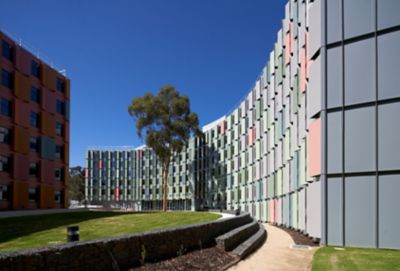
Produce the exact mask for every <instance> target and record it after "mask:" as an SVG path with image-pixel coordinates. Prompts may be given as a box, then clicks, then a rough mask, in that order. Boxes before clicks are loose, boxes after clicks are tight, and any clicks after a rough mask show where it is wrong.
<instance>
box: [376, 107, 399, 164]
mask: <svg viewBox="0 0 400 271" xmlns="http://www.w3.org/2000/svg"><path fill="white" fill-rule="evenodd" d="M378 110H379V112H378V118H379V122H378V125H379V127H378V133H379V134H378V141H379V142H378V156H379V157H378V164H379V170H398V169H400V159H399V153H400V144H399V139H400V126H399V125H398V124H399V116H400V103H399V102H397V103H391V104H384V105H380V106H379V107H378Z"/></svg>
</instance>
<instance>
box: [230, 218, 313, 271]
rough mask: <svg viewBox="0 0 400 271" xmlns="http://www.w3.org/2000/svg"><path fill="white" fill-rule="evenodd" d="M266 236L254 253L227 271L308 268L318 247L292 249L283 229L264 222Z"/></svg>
mask: <svg viewBox="0 0 400 271" xmlns="http://www.w3.org/2000/svg"><path fill="white" fill-rule="evenodd" d="M264 226H265V227H266V229H267V233H268V237H267V240H266V241H265V243H264V244H263V245H262V247H260V248H259V249H258V250H257V251H256V252H255V253H253V254H252V255H250V256H249V257H247V258H246V259H245V260H243V261H240V262H239V263H238V264H237V265H235V266H233V267H231V268H230V269H228V270H229V271H258V270H260V271H272V270H277V271H278V270H279V271H282V270H285V271H297V270H310V269H311V263H312V258H313V255H314V253H315V251H316V250H317V248H318V247H314V248H311V250H308V249H293V248H290V245H293V244H294V242H293V240H292V238H291V237H290V235H289V234H288V233H286V232H285V231H283V230H281V229H279V228H277V227H274V226H271V225H269V224H264Z"/></svg>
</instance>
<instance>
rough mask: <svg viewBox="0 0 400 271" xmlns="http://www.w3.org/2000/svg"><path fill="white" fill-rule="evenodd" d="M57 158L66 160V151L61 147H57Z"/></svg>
mask: <svg viewBox="0 0 400 271" xmlns="http://www.w3.org/2000/svg"><path fill="white" fill-rule="evenodd" d="M56 158H57V159H64V149H63V147H62V146H60V145H56Z"/></svg>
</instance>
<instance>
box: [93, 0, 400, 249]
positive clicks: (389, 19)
mask: <svg viewBox="0 0 400 271" xmlns="http://www.w3.org/2000/svg"><path fill="white" fill-rule="evenodd" d="M398 10H400V2H399V1H397V0H314V1H309V0H297V1H296V0H290V1H288V3H287V4H286V8H285V18H284V19H283V21H282V29H281V30H280V31H279V32H278V34H277V40H276V43H275V45H274V47H273V50H272V52H271V53H270V55H269V58H268V61H267V64H266V66H265V67H264V68H263V69H262V71H261V74H260V76H259V78H258V79H257V81H256V82H255V84H254V87H253V88H252V89H251V91H250V92H249V93H248V95H247V96H246V98H245V99H244V100H243V101H241V103H240V105H239V106H238V107H237V108H235V109H234V110H233V111H232V112H230V113H229V114H227V115H226V116H223V117H222V118H220V119H219V120H217V121H215V122H213V123H211V124H209V125H207V126H206V127H204V128H203V130H204V132H205V138H204V139H201V140H200V139H197V138H196V139H192V140H191V142H190V143H189V144H188V146H187V148H186V150H185V151H184V152H183V153H181V154H179V155H175V156H174V157H175V160H174V161H175V162H174V165H173V166H172V167H171V171H170V172H171V174H170V179H169V193H168V199H169V201H170V206H171V207H172V208H177V209H184V208H186V209H201V208H203V207H205V206H208V207H210V208H227V209H237V208H240V209H241V210H244V211H248V212H250V213H251V214H252V215H253V216H254V217H256V218H257V219H258V220H261V221H265V222H270V223H275V224H278V225H282V226H285V227H290V228H293V229H297V230H300V231H302V232H303V233H305V234H308V235H309V236H311V237H313V238H317V239H320V241H321V243H323V244H329V245H340V246H344V245H346V246H357V247H379V248H395V249H399V248H400V235H398V234H397V229H398V228H400V214H399V213H398V212H397V211H396V210H397V207H398V206H399V205H400V198H399V197H398V196H397V195H398V192H399V191H400V159H398V154H399V153H400V145H399V144H398V139H399V138H400V123H399V121H398V120H397V116H398V115H399V114H400V88H399V86H398V84H397V77H398V73H399V72H398V71H399V63H400V54H398V49H399V48H400V16H398V13H397V11H398ZM104 152H106V153H108V152H111V151H109V150H107V151H104V150H96V149H92V150H89V151H88V154H87V158H88V159H87V161H88V165H87V167H88V169H87V174H86V175H87V197H88V199H89V200H92V201H95V200H100V199H106V200H108V201H110V202H119V201H121V200H125V201H126V202H127V203H129V202H133V201H136V202H138V203H139V202H141V203H140V206H141V208H143V206H145V204H148V205H146V206H147V207H145V208H159V207H160V206H161V205H160V204H161V203H160V202H161V175H160V174H159V173H160V171H159V170H157V162H156V159H155V157H154V155H153V154H152V152H151V150H148V149H136V150H131V153H132V154H131V155H130V157H131V158H128V157H127V154H126V151H125V150H117V151H114V152H116V153H117V154H118V153H120V155H122V156H124V155H125V156H124V157H126V158H124V160H123V163H124V166H125V165H127V167H130V171H131V172H136V173H135V174H136V175H135V176H136V177H132V176H130V175H124V177H123V178H126V180H129V181H128V182H130V184H127V182H125V183H124V186H119V187H118V185H119V184H121V182H118V181H112V178H111V179H110V178H108V179H107V181H106V183H103V185H104V186H103V187H104V189H103V188H102V187H101V185H102V184H101V183H100V181H99V180H100V179H99V178H97V177H96V176H97V175H96V174H97V173H96V172H97V171H98V170H99V168H101V167H100V166H99V165H100V164H101V163H102V162H99V161H98V160H99V159H98V160H96V159H95V158H94V157H95V156H96V155H97V156H98V157H100V156H101V155H102V154H103V153H104ZM140 153H142V154H141V155H140ZM147 153H148V154H147ZM132 157H134V158H132ZM129 159H131V160H129ZM135 159H136V160H135ZM100 160H101V159H100ZM102 166H103V167H104V163H103V164H102ZM119 168H120V169H119V171H120V172H121V170H122V168H121V167H120V166H119ZM123 169H124V172H129V170H128V169H125V167H124V168H123ZM115 170H116V171H117V170H118V167H116V169H115ZM126 174H128V173H126ZM132 174H133V173H132ZM119 176H121V175H119ZM118 178H119V177H117V176H116V177H115V180H118ZM120 179H121V178H120ZM133 187H134V189H136V190H135V191H136V192H135V193H136V194H134V195H133V194H132V192H129V193H130V194H128V191H129V190H132V189H133ZM116 189H118V195H121V193H123V199H122V198H121V196H119V197H116V192H115V191H117V190H116ZM101 190H103V191H101ZM99 191H100V192H99ZM112 191H114V192H112ZM120 191H123V192H120ZM96 193H97V194H96ZM129 195H130V196H129ZM101 197H103V198H101ZM149 202H153V203H149ZM157 202H158V203H157Z"/></svg>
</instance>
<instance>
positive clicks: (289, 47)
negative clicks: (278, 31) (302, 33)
mask: <svg viewBox="0 0 400 271" xmlns="http://www.w3.org/2000/svg"><path fill="white" fill-rule="evenodd" d="M291 36H292V35H291V33H290V32H289V33H287V34H286V37H285V64H286V65H287V64H289V63H290V57H291V51H292V45H291V42H292V38H291Z"/></svg>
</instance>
